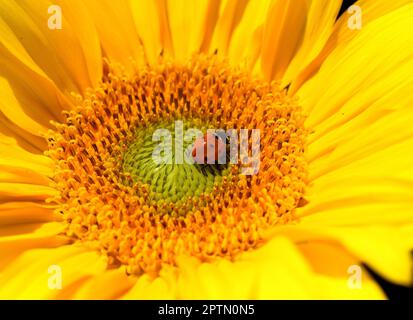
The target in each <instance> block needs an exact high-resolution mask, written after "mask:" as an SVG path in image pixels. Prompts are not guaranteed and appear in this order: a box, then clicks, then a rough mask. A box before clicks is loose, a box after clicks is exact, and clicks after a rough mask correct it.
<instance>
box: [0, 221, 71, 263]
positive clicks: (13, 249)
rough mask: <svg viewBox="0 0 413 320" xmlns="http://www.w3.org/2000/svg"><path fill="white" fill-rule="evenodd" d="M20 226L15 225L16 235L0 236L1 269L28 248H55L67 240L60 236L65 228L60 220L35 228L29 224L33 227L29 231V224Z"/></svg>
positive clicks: (14, 231)
mask: <svg viewBox="0 0 413 320" xmlns="http://www.w3.org/2000/svg"><path fill="white" fill-rule="evenodd" d="M20 227H21V228H19V226H15V227H14V229H13V231H12V232H13V233H14V235H10V236H4V237H0V256H1V259H0V270H2V269H3V268H4V267H7V265H8V264H9V263H10V262H11V261H13V260H14V259H15V258H16V257H18V256H19V255H20V254H21V253H22V252H24V251H26V250H29V249H33V248H53V247H57V246H59V245H62V244H64V243H66V242H67V240H66V239H65V238H63V237H59V236H58V234H59V233H60V232H62V231H63V229H64V225H63V224H61V223H59V222H50V223H45V224H42V225H41V226H40V227H38V228H37V229H35V230H33V226H32V225H29V227H30V228H31V229H32V230H31V231H29V232H26V231H27V229H28V228H27V226H25V225H22V226H20ZM9 232H10V231H9Z"/></svg>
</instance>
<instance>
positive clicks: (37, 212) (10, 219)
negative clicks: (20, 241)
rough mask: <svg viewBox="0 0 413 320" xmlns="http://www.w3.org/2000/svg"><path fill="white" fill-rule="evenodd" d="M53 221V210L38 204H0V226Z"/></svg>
mask: <svg viewBox="0 0 413 320" xmlns="http://www.w3.org/2000/svg"><path fill="white" fill-rule="evenodd" d="M53 220H56V217H55V215H54V214H53V208H50V207H47V206H45V205H42V204H39V203H33V202H6V203H2V204H0V226H5V225H12V224H22V223H41V222H49V221H53Z"/></svg>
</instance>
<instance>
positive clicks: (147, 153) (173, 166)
mask: <svg viewBox="0 0 413 320" xmlns="http://www.w3.org/2000/svg"><path fill="white" fill-rule="evenodd" d="M194 129H197V130H199V131H200V132H206V130H207V129H208V127H207V126H206V125H205V124H204V123H203V121H202V120H196V119H192V120H189V121H181V120H178V121H174V122H172V123H171V122H163V121H160V122H157V123H154V124H150V125H149V126H145V127H138V128H137V129H136V133H135V140H134V142H133V143H131V144H130V146H129V147H128V150H127V151H126V152H125V154H124V157H123V171H124V172H125V173H129V174H130V177H131V179H130V180H131V181H132V183H144V184H147V185H148V186H149V191H150V199H151V200H154V201H156V202H158V204H159V203H160V202H162V200H165V201H163V202H175V203H177V202H179V203H182V202H184V201H185V200H187V199H188V197H193V196H200V195H201V194H202V193H210V192H211V191H212V190H213V188H214V186H216V185H219V184H220V181H221V180H222V176H225V175H226V174H227V173H228V172H229V168H228V166H216V165H207V164H206V165H198V164H196V163H193V161H192V163H191V162H190V160H191V151H192V147H193V146H194V139H186V140H184V139H183V137H184V133H185V132H188V130H194ZM209 129H213V127H211V126H210V127H209ZM160 130H162V131H160ZM157 132H161V133H166V134H169V136H167V137H166V138H165V139H164V141H161V142H160V141H158V139H156V133H157ZM179 137H181V139H179ZM154 138H155V139H154ZM159 147H161V149H162V151H164V152H165V153H166V154H165V155H164V156H165V161H163V162H162V161H156V159H154V157H155V156H154V152H156V148H159ZM185 151H186V152H185ZM188 151H189V152H188ZM177 153H178V154H179V153H180V156H179V155H177ZM168 155H169V156H170V157H167V156H168ZM178 158H179V159H178ZM161 160H162V159H161Z"/></svg>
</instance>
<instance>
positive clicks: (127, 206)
mask: <svg viewBox="0 0 413 320" xmlns="http://www.w3.org/2000/svg"><path fill="white" fill-rule="evenodd" d="M77 105H78V107H77V108H75V109H74V110H71V111H69V112H67V113H66V114H65V116H66V121H65V123H63V124H57V123H56V124H55V126H56V130H55V131H51V132H50V133H49V135H48V143H49V151H48V152H47V154H48V156H49V157H51V158H52V159H53V160H54V161H55V164H56V169H55V175H54V177H53V185H54V187H55V188H56V189H57V190H58V192H59V196H58V197H56V198H55V199H51V201H54V202H55V203H57V206H58V209H57V211H58V212H59V214H60V215H62V216H63V219H64V221H65V222H66V231H65V233H66V236H68V237H69V238H71V239H72V240H73V241H80V242H83V243H88V244H89V245H91V246H94V247H96V248H98V249H99V250H100V251H101V252H102V253H103V254H105V255H106V256H107V257H108V263H109V265H110V266H112V267H114V266H121V265H124V266H126V269H127V272H128V273H130V274H141V273H143V272H145V273H150V274H157V273H158V272H159V270H160V269H161V267H162V265H163V264H169V265H175V264H176V261H177V258H178V257H179V256H180V255H190V256H193V257H196V258H199V259H201V260H203V261H206V260H208V261H209V260H211V259H216V258H219V257H226V258H229V259H233V258H234V257H235V256H236V255H237V254H239V253H240V252H242V251H246V250H250V249H253V248H255V247H257V246H259V245H260V244H261V243H262V242H263V241H264V234H265V231H267V230H268V229H269V228H272V227H274V226H276V225H280V224H285V223H288V222H290V221H293V220H294V210H295V208H296V207H297V206H299V205H300V204H301V203H302V200H303V195H304V190H305V186H306V177H307V170H306V161H305V159H304V149H305V138H306V134H307V132H306V130H305V129H304V126H303V122H304V117H303V115H302V113H301V111H300V108H299V107H298V106H297V105H296V103H295V101H293V100H290V98H287V97H286V94H285V92H284V91H283V90H281V89H280V88H279V87H278V85H277V84H275V83H273V84H268V83H265V82H263V81H260V80H255V79H253V78H252V76H251V75H250V74H246V73H243V72H241V71H237V70H232V69H231V68H229V67H228V66H227V64H226V63H224V62H220V61H217V60H216V58H215V57H203V56H196V57H194V58H192V59H191V60H190V61H189V62H187V63H186V64H173V63H170V62H168V61H164V60H162V61H161V62H160V64H159V67H157V68H156V69H155V68H149V67H142V68H138V69H137V71H136V73H135V74H134V75H132V76H130V75H127V74H125V73H124V72H120V71H114V68H113V67H111V66H106V69H105V77H104V80H103V82H102V83H101V84H100V85H99V87H98V88H96V89H93V90H92V89H91V90H90V91H89V92H88V93H87V94H86V96H85V97H83V98H80V97H79V98H78V103H77ZM175 121H183V122H184V123H185V127H195V128H197V129H199V130H201V131H204V130H205V129H206V128H220V129H224V130H228V129H236V130H238V131H239V130H240V129H248V130H250V131H251V130H252V129H259V130H260V140H261V141H260V159H259V160H260V167H259V171H258V173H257V174H254V175H244V174H243V173H242V170H241V169H242V167H243V166H245V163H244V162H242V159H241V160H239V161H238V163H234V164H227V165H225V166H224V168H223V169H222V170H218V169H216V167H215V166H214V165H210V166H208V165H207V166H206V167H207V168H210V169H209V170H207V172H205V170H203V168H200V167H199V165H197V164H192V165H191V164H186V163H185V164H168V165H162V164H161V165H156V164H155V163H153V159H152V150H153V148H154V146H155V143H154V142H152V134H153V132H154V130H155V129H156V128H159V127H164V128H172V124H173V123H174V122H175ZM250 142H251V138H250ZM204 166H205V165H204Z"/></svg>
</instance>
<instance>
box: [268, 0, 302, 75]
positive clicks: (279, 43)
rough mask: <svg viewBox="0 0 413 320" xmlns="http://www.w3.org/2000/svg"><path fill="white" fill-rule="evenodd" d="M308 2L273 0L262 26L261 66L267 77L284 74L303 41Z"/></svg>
mask: <svg viewBox="0 0 413 320" xmlns="http://www.w3.org/2000/svg"><path fill="white" fill-rule="evenodd" d="M308 7H309V2H308V1H294V0H275V1H273V3H272V4H271V6H270V9H269V11H268V16H267V21H266V23H265V26H264V39H263V48H262V55H261V69H262V72H263V74H264V76H265V78H266V79H267V80H272V79H275V80H279V79H281V78H282V77H283V75H284V73H285V71H286V70H287V68H288V65H289V63H290V62H291V60H292V59H293V58H294V55H295V54H296V52H297V50H298V48H299V47H300V45H301V42H302V40H303V34H304V30H305V24H306V19H307V11H308Z"/></svg>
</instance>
